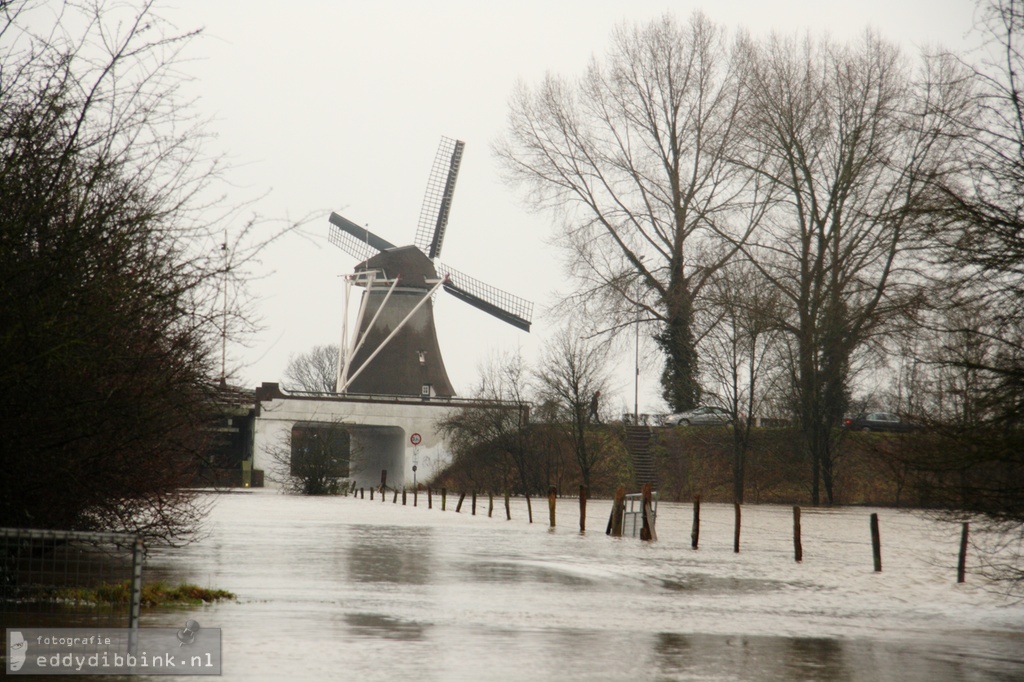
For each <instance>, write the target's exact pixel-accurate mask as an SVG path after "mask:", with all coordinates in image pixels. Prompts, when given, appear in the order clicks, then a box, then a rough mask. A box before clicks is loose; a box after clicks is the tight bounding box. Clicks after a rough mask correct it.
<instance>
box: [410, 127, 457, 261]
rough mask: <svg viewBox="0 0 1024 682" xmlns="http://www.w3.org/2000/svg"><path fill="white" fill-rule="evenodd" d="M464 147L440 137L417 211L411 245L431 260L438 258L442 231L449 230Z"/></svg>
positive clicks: (449, 139) (442, 240) (442, 236)
mask: <svg viewBox="0 0 1024 682" xmlns="http://www.w3.org/2000/svg"><path fill="white" fill-rule="evenodd" d="M465 146H466V143H465V142H463V141H461V140H453V139H451V138H448V137H442V138H441V144H440V145H439V146H438V148H437V154H436V155H435V156H434V166H433V168H431V170H430V179H429V180H428V181H427V191H426V194H425V195H424V196H423V206H422V208H421V209H420V220H419V224H418V225H417V227H416V238H415V240H414V241H413V244H414V245H415V246H416V247H418V248H419V250H420V251H422V252H423V253H425V254H427V257H428V258H430V259H434V258H437V257H438V256H439V255H441V245H442V243H443V242H444V233H445V228H447V227H448V214H449V213H450V212H451V207H452V195H454V194H455V181H456V179H457V178H458V176H459V166H460V165H461V164H462V150H463V148H465Z"/></svg>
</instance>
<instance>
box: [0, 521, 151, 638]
mask: <svg viewBox="0 0 1024 682" xmlns="http://www.w3.org/2000/svg"><path fill="white" fill-rule="evenodd" d="M142 560H143V544H142V539H141V537H139V536H136V535H132V534H128V533H90V532H78V531H55V530H30V529H24V528H0V630H2V629H3V628H5V627H11V626H22V627H36V626H60V627H130V628H137V627H138V624H139V607H140V604H141V597H142Z"/></svg>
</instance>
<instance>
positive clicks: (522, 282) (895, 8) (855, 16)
mask: <svg viewBox="0 0 1024 682" xmlns="http://www.w3.org/2000/svg"><path fill="white" fill-rule="evenodd" d="M695 9H701V10H702V11H703V12H704V13H705V14H706V15H708V16H709V17H710V18H711V19H712V20H714V21H716V22H718V23H721V24H724V25H725V26H726V27H728V28H729V29H730V30H731V31H734V30H736V29H737V28H741V27H742V28H744V29H746V30H748V31H749V32H751V33H752V34H754V35H755V36H756V35H763V34H766V33H768V32H769V31H772V30H776V31H781V32H784V33H792V32H795V31H809V32H811V33H813V34H820V33H823V32H828V33H829V34H830V35H831V36H832V37H834V38H836V39H846V38H849V37H852V36H855V35H857V34H859V33H860V32H862V31H863V30H865V29H866V28H867V27H869V26H870V27H873V28H875V29H877V30H879V31H880V32H881V34H882V35H883V36H884V37H886V38H888V39H890V40H893V41H896V42H899V43H900V44H901V45H903V46H904V48H905V49H906V50H908V51H910V52H911V53H912V52H914V51H916V50H917V49H918V48H919V47H921V46H924V45H934V44H943V45H945V46H947V47H950V48H954V49H964V48H966V46H967V45H968V40H967V39H966V34H967V32H968V31H969V30H970V28H971V26H972V23H973V20H974V16H975V5H974V3H973V1H972V0H932V1H928V0H861V1H859V2H843V3H839V2H834V3H833V2H826V1H822V0H818V1H813V2H812V1H802V0H801V1H787V0H779V1H777V2H764V1H763V0H718V1H716V2H714V3H708V4H699V3H687V2H664V1H661V2H654V1H648V0H628V1H622V2H611V1H600V0H571V1H566V0H562V1H559V0H545V1H543V2H538V1H526V2H503V3H491V2H470V1H456V0H445V1H438V0H431V1H430V2H397V1H379V0H378V1H374V2H366V1H365V0H359V1H354V2H349V1H337V0H335V1H326V0H322V1H316V2H314V1H307V0H299V1H296V2H293V3H289V4H288V5H283V4H282V3H270V2H258V1H253V0H248V1H241V0H230V1H229V0H217V1H216V2H210V1H209V0H178V1H171V2H168V3H166V4H165V5H164V6H163V8H162V9H161V10H160V14H161V15H162V16H164V17H165V18H167V19H169V20H170V21H172V22H173V23H174V24H176V25H177V26H178V28H180V29H188V28H196V27H203V28H204V29H205V35H204V37H202V38H201V39H200V40H199V41H198V43H197V44H196V45H195V46H193V49H191V51H190V54H191V56H192V57H193V58H194V60H193V61H191V62H190V63H189V64H188V65H187V71H189V72H191V74H192V75H194V76H195V78H196V81H195V83H194V87H195V88H197V92H198V93H199V95H200V98H201V99H200V101H199V106H200V107H201V110H202V112H203V113H204V114H206V115H210V116H213V117H214V121H213V125H212V129H213V131H214V132H215V133H216V134H217V135H218V139H217V141H216V144H217V145H219V146H220V147H221V151H223V152H224V153H226V154H227V155H228V156H229V158H230V160H231V161H232V162H233V163H234V164H235V168H234V169H233V170H232V171H231V174H230V179H231V181H232V183H233V185H234V186H235V187H236V188H237V191H238V196H239V198H247V197H251V196H253V195H255V194H259V193H261V192H262V191H264V190H270V193H269V194H268V196H267V197H266V198H265V199H263V200H261V201H260V203H259V205H258V206H257V207H256V208H257V209H258V210H259V211H260V212H261V213H262V214H263V215H264V216H266V217H270V218H274V217H283V216H290V217H291V218H299V217H301V216H305V215H307V214H310V213H314V214H317V215H318V217H316V218H315V219H314V220H313V221H312V222H311V223H310V224H309V226H308V228H307V233H308V234H310V235H311V238H310V239H304V238H302V237H299V236H297V235H295V236H290V237H288V238H285V239H284V240H282V241H281V242H280V243H278V244H277V245H275V246H274V248H272V249H271V250H270V251H269V252H268V253H267V255H266V257H265V259H264V267H265V269H266V270H267V271H268V272H270V271H272V274H270V275H269V276H267V277H265V278H263V279H261V280H260V281H259V282H258V284H257V287H256V289H257V293H259V295H260V296H261V302H260V305H259V311H260V313H261V315H262V318H263V323H264V325H265V327H266V329H265V330H264V331H263V332H261V333H260V334H259V335H258V336H257V337H256V338H255V339H254V340H253V341H252V343H251V344H250V347H247V348H244V347H241V346H234V347H231V348H230V349H229V353H230V355H231V356H232V357H233V359H234V361H235V363H236V365H240V366H241V368H240V370H239V371H238V372H237V373H236V375H235V377H234V381H235V382H237V383H240V384H242V385H246V386H256V385H258V384H259V383H260V382H263V381H276V380H278V379H279V378H280V376H281V373H282V371H283V369H284V367H285V365H286V363H287V361H288V357H289V354H292V353H297V352H301V351H304V350H307V349H308V348H310V347H311V346H313V345H314V344H318V343H337V341H338V339H339V338H340V334H341V327H342V323H341V311H342V291H343V289H342V284H341V280H340V278H339V276H340V275H343V274H345V273H348V272H350V271H351V269H352V266H353V265H355V260H354V259H353V258H351V257H349V256H348V255H347V254H345V253H344V252H342V251H340V250H338V249H337V248H335V247H333V246H332V245H330V244H329V243H327V240H326V234H327V225H328V223H327V216H328V215H329V213H330V211H332V210H334V211H338V212H339V213H341V214H342V215H344V216H346V217H347V218H349V219H351V220H353V221H355V222H357V223H360V224H366V225H368V226H369V227H370V229H371V230H373V231H374V232H376V233H378V234H379V235H381V236H382V237H384V238H386V239H388V240H390V241H392V242H394V243H396V244H408V243H411V242H412V238H413V234H414V232H415V226H416V222H417V219H418V217H419V209H420V204H421V202H422V199H423V192H424V189H425V186H426V181H427V176H428V174H429V172H430V166H431V163H432V161H433V157H434V153H435V150H436V147H437V144H438V142H439V139H440V137H441V136H442V135H445V136H448V137H454V138H459V139H462V140H464V141H465V142H466V152H465V156H464V158H463V164H462V168H461V172H460V175H459V181H458V186H457V189H456V192H455V198H454V203H453V207H452V214H451V219H450V221H449V226H448V232H447V236H446V239H445V245H444V252H443V260H444V262H445V263H447V264H449V265H451V266H452V267H455V268H457V269H461V270H463V271H465V272H466V273H467V274H470V275H473V276H476V277H478V278H480V279H483V280H485V281H487V282H488V283H490V284H493V285H495V286H499V287H502V288H505V289H508V290H510V291H512V292H513V293H516V294H518V295H520V296H523V297H526V298H529V299H531V300H533V301H535V303H536V304H537V313H536V315H535V324H534V327H533V332H532V333H530V334H526V333H524V332H521V331H519V330H517V329H514V328H512V327H510V326H508V325H505V324H504V323H501V322H499V321H497V320H495V319H493V318H491V317H490V316H487V315H485V314H482V313H480V312H479V311H477V310H475V309H472V308H470V307H468V306H466V305H464V304H462V303H460V302H459V301H456V300H454V299H453V298H451V297H448V296H441V297H440V298H439V299H438V303H437V305H436V321H437V326H438V336H439V340H440V343H441V349H442V353H443V354H444V357H445V361H446V364H447V367H448V372H449V375H450V377H451V379H452V383H453V384H454V385H455V388H456V391H457V392H459V393H460V394H462V395H466V394H468V393H469V392H470V391H471V389H472V387H473V385H474V384H475V382H476V377H477V370H478V368H479V366H480V365H481V364H483V363H486V362H487V360H488V358H489V357H490V356H492V355H493V354H496V353H501V352H504V351H512V352H514V351H515V350H516V349H517V348H520V349H522V351H523V353H524V355H525V356H526V357H527V358H528V359H532V358H534V357H535V356H536V354H537V352H538V349H539V348H540V346H541V345H542V343H543V341H544V340H545V339H546V338H548V337H549V336H550V335H551V334H552V332H553V331H554V327H555V325H556V324H557V323H556V322H555V321H551V320H548V319H545V318H544V316H543V308H544V306H545V304H547V303H549V302H550V301H551V292H552V291H554V290H558V289H562V288H563V287H564V284H563V282H564V279H565V278H564V275H563V272H562V270H561V266H560V263H559V258H558V253H557V252H556V251H554V250H553V249H552V248H551V247H550V246H549V245H548V244H547V243H546V239H548V238H549V236H550V235H551V234H552V231H553V225H552V222H551V217H550V216H547V215H539V214H531V213H529V212H527V211H526V210H524V208H523V206H522V204H521V203H520V202H519V201H518V198H517V197H516V196H515V195H514V194H513V192H512V191H511V190H510V189H508V188H506V187H504V186H503V185H502V184H501V183H500V180H499V178H498V173H497V168H496V164H495V161H494V159H493V158H492V157H491V154H490V144H491V141H492V140H494V138H495V137H496V136H498V135H500V134H501V133H502V132H503V128H504V125H505V117H506V113H507V100H508V97H509V94H510V93H511V91H512V88H513V86H514V84H515V82H516V81H517V80H520V79H521V80H523V81H525V82H526V83H529V84H533V83H537V82H539V81H540V79H541V78H542V77H543V76H544V74H545V73H546V72H548V71H550V72H552V73H557V74H560V75H564V76H574V75H577V74H580V73H582V71H583V69H584V67H585V65H586V63H587V61H588V60H589V59H590V58H591V57H592V56H596V57H598V58H600V57H601V55H602V54H603V53H604V52H605V49H606V46H607V44H608V38H609V35H610V33H611V31H612V30H613V28H614V27H615V26H616V25H618V24H620V23H622V22H624V21H628V22H646V21H649V20H650V19H652V18H655V17H658V16H661V15H662V14H665V13H666V12H671V13H673V14H674V15H675V16H676V17H677V18H678V19H680V20H685V19H686V18H687V16H688V15H689V14H690V12H691V11H693V10H695ZM356 303H357V301H355V300H354V301H353V307H355V304H356ZM620 365H621V367H620V371H619V372H618V373H617V377H618V378H619V381H618V384H617V387H616V388H617V389H618V393H619V395H618V396H617V397H616V398H615V399H614V400H615V402H614V404H615V405H619V404H621V405H622V406H623V407H625V406H629V408H630V409H631V408H632V403H633V395H632V394H633V386H632V365H633V358H632V353H628V354H626V356H624V357H623V359H622V362H621V363H620ZM659 374H660V366H659V365H658V364H657V362H653V363H650V366H649V367H647V368H646V369H644V370H642V373H641V383H642V387H641V396H640V403H641V410H642V411H658V410H661V409H663V403H662V402H661V400H660V397H659V395H660V391H659V386H658V376H659Z"/></svg>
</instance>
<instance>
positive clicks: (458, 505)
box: [442, 493, 466, 514]
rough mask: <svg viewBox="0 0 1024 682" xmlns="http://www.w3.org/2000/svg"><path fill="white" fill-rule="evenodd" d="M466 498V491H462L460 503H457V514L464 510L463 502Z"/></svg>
mask: <svg viewBox="0 0 1024 682" xmlns="http://www.w3.org/2000/svg"><path fill="white" fill-rule="evenodd" d="M465 499H466V493H462V494H460V495H459V502H458V504H456V505H455V513H456V514H458V513H459V512H461V511H462V502H463V500H465ZM442 506H443V505H442Z"/></svg>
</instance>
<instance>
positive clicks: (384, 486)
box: [380, 469, 388, 502]
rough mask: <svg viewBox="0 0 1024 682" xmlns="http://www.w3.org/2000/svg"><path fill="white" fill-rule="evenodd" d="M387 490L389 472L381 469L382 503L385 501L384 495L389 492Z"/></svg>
mask: <svg viewBox="0 0 1024 682" xmlns="http://www.w3.org/2000/svg"><path fill="white" fill-rule="evenodd" d="M387 489H388V470H387V469H381V470H380V501H381V502H383V501H384V493H385V492H387Z"/></svg>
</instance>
